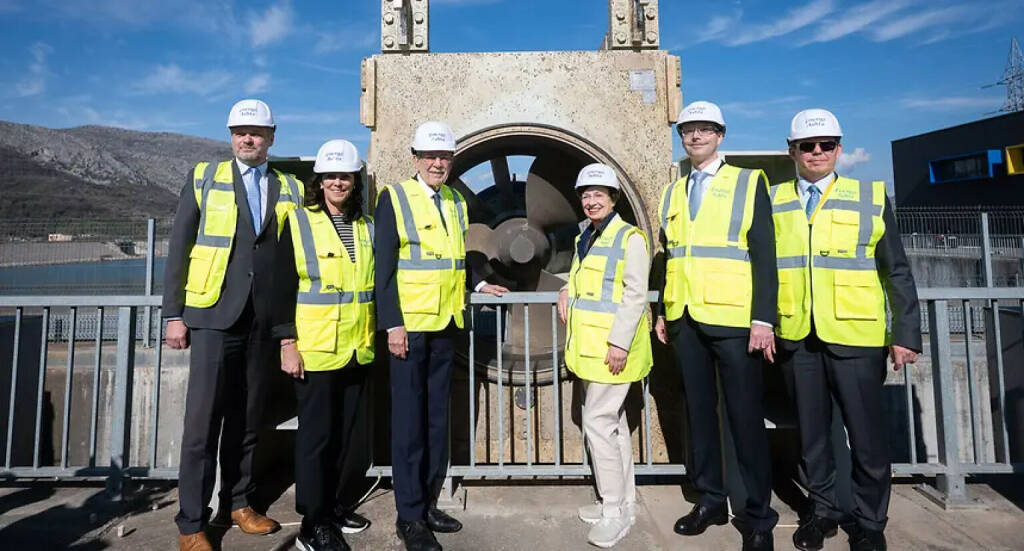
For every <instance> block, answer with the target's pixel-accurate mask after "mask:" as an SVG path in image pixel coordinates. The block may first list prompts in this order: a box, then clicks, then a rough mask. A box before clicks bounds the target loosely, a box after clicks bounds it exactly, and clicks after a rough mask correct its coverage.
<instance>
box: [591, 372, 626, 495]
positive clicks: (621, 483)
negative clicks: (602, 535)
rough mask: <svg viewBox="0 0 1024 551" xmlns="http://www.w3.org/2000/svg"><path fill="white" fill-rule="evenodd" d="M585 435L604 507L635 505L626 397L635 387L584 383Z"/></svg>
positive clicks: (595, 480)
mask: <svg viewBox="0 0 1024 551" xmlns="http://www.w3.org/2000/svg"><path fill="white" fill-rule="evenodd" d="M584 384H585V392H586V397H585V398H584V401H583V434H584V436H586V439H587V444H588V448H589V450H590V466H591V469H592V470H593V472H594V482H596V483H597V493H598V494H599V495H600V498H601V502H602V503H603V504H604V505H605V507H616V508H617V507H623V506H625V505H627V504H633V503H635V502H636V482H635V477H634V475H633V439H632V438H631V436H630V433H629V424H628V423H627V422H626V408H625V401H626V394H628V393H629V387H630V385H631V384H632V383H624V384H604V383H591V382H585V383H584Z"/></svg>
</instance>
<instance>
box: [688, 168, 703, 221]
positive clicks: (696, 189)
mask: <svg viewBox="0 0 1024 551" xmlns="http://www.w3.org/2000/svg"><path fill="white" fill-rule="evenodd" d="M704 176H705V174H704V173H703V172H700V171H697V172H694V173H693V175H692V176H690V178H691V179H693V185H692V186H691V187H690V196H689V200H690V220H696V219H697V209H699V208H700V202H701V200H702V199H703V198H704Z"/></svg>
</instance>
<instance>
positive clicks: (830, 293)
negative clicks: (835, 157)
mask: <svg viewBox="0 0 1024 551" xmlns="http://www.w3.org/2000/svg"><path fill="white" fill-rule="evenodd" d="M771 198H772V218H773V219H774V221H775V250H776V255H777V262H778V268H779V331H778V335H779V337H781V338H783V339H787V340H793V341H795V340H800V339H803V338H804V337H806V336H807V335H808V334H809V333H810V332H811V320H812V317H813V320H814V328H815V332H816V333H817V335H818V337H819V338H820V339H821V340H822V341H824V342H828V343H833V344H843V345H849V346H884V345H886V344H887V340H888V337H887V335H886V317H885V294H884V292H883V290H882V283H881V280H880V279H879V276H878V269H877V268H876V266H875V245H876V244H877V243H878V240H879V239H881V238H882V234H884V233H885V222H884V221H883V220H882V210H883V209H884V208H885V183H884V182H880V181H878V182H870V181H857V180H853V179H850V178H844V177H841V176H840V177H839V178H837V179H836V180H835V181H834V182H833V183H832V185H831V186H829V188H828V189H827V190H825V192H824V195H823V196H822V198H821V202H820V203H819V204H818V209H817V212H816V213H812V218H811V220H810V221H808V218H807V214H806V213H805V211H804V208H803V207H802V206H801V205H800V196H799V195H798V194H797V189H796V182H795V181H789V182H786V183H784V184H780V185H778V186H775V187H773V188H772V189H771ZM811 222H813V224H811Z"/></svg>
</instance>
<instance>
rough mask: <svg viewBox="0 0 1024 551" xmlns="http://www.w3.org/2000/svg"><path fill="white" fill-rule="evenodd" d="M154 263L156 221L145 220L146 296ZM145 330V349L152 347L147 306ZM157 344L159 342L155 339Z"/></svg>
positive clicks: (151, 284)
mask: <svg viewBox="0 0 1024 551" xmlns="http://www.w3.org/2000/svg"><path fill="white" fill-rule="evenodd" d="M155 262H156V220H154V219H152V218H150V219H149V220H146V296H150V295H152V294H153V268H154V266H155ZM143 318H144V319H145V324H146V329H145V332H144V333H143V334H142V345H143V346H145V347H146V348H149V347H150V346H152V343H151V340H150V333H152V332H153V307H152V306H147V307H146V309H145V310H144V314H143ZM157 344H158V345H159V344H160V340H159V339H157Z"/></svg>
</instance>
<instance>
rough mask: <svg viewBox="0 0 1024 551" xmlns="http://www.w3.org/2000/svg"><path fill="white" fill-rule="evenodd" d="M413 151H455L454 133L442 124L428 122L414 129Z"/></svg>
mask: <svg viewBox="0 0 1024 551" xmlns="http://www.w3.org/2000/svg"><path fill="white" fill-rule="evenodd" d="M412 149H413V151H455V133H454V132H452V129H451V127H449V126H448V125H447V124H445V123H443V122H437V121H428V122H425V123H423V124H421V125H419V126H418V127H416V136H415V137H414V138H413V140H412Z"/></svg>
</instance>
